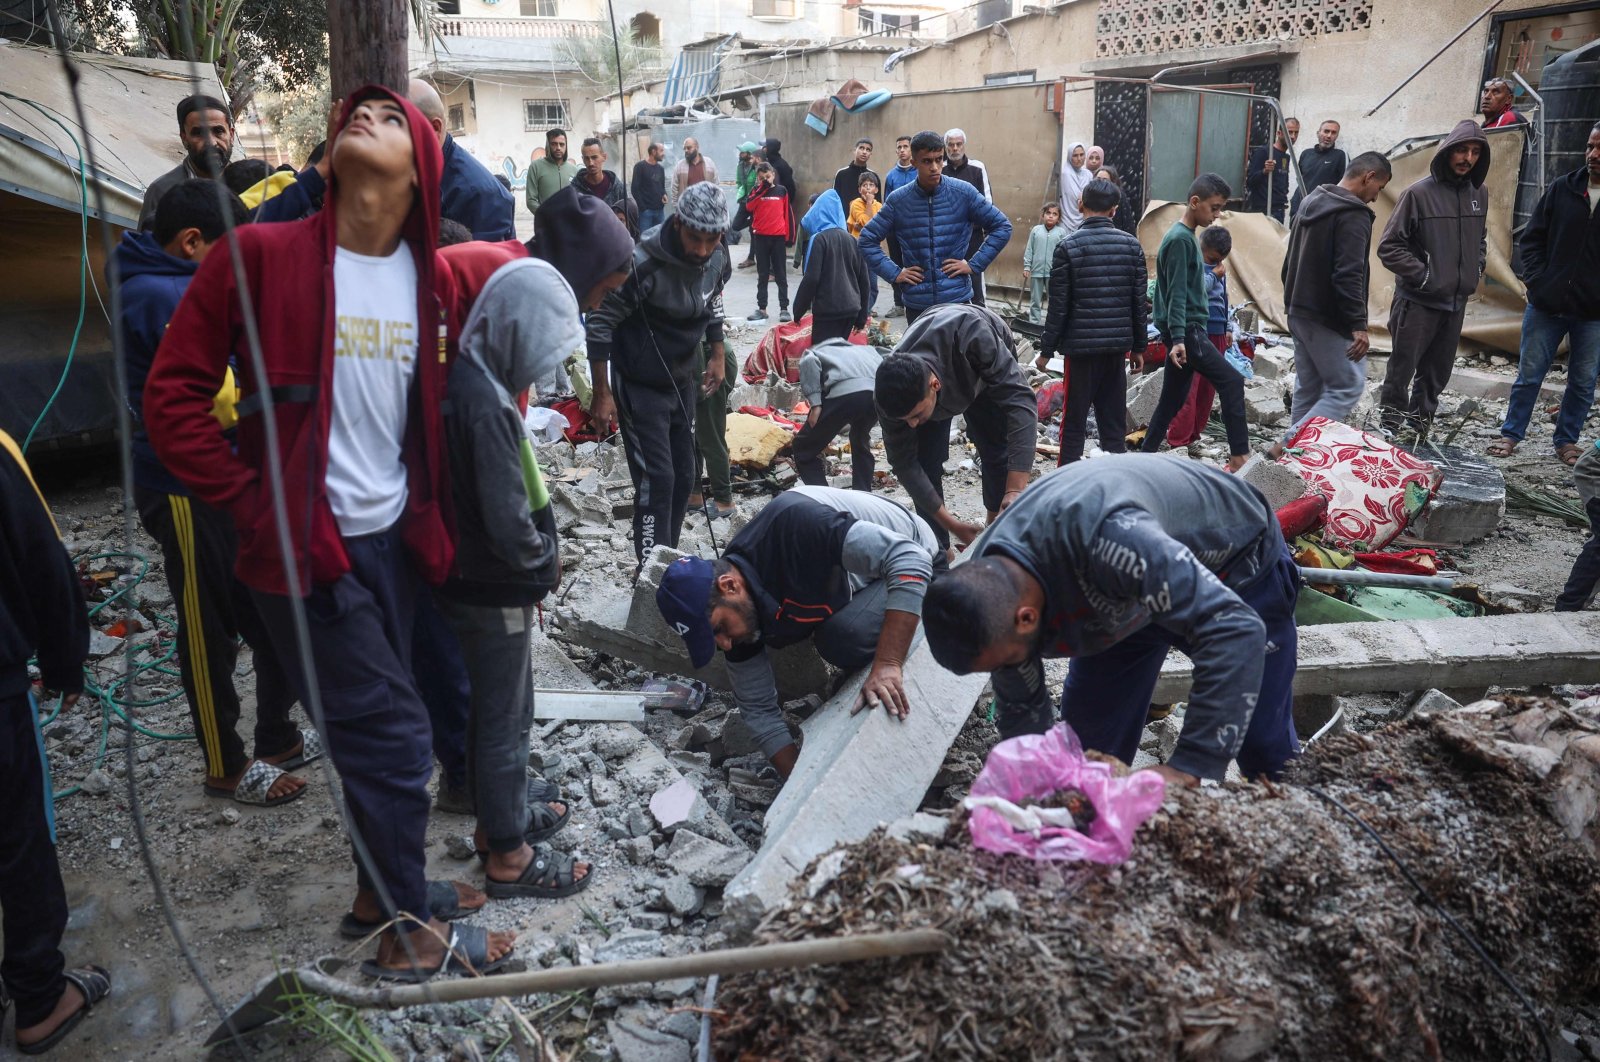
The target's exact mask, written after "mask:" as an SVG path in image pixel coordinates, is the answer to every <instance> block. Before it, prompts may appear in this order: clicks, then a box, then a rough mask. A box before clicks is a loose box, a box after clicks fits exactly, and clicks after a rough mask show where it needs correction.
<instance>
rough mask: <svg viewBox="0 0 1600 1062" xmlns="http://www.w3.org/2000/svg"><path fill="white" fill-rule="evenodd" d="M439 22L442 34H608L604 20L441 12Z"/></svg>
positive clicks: (554, 36)
mask: <svg viewBox="0 0 1600 1062" xmlns="http://www.w3.org/2000/svg"><path fill="white" fill-rule="evenodd" d="M436 25H437V28H438V33H439V36H441V37H498V38H518V37H521V38H539V39H545V40H561V39H571V38H574V37H603V36H605V35H606V29H605V27H604V25H603V24H602V23H599V22H585V21H581V20H579V19H572V18H470V17H463V16H461V15H440V16H439V18H438V22H437V23H436Z"/></svg>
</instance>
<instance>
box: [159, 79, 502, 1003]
mask: <svg viewBox="0 0 1600 1062" xmlns="http://www.w3.org/2000/svg"><path fill="white" fill-rule="evenodd" d="M329 153H330V155H331V158H332V166H333V179H332V183H331V186H330V189H329V192H328V195H327V200H326V205H325V206H324V208H323V209H322V210H321V211H320V212H318V213H317V214H315V215H313V216H311V217H309V218H306V219H304V220H302V221H297V222H288V223H284V224H280V225H252V226H248V227H246V228H243V229H239V230H237V231H236V232H234V233H233V234H232V236H231V237H230V238H231V239H232V240H233V241H235V242H236V244H237V252H238V256H239V258H240V259H241V260H242V262H243V267H244V268H243V274H244V277H243V279H244V290H240V288H239V286H238V285H237V284H236V282H235V272H234V268H233V254H232V253H230V251H229V250H227V249H224V248H221V247H219V248H218V253H217V254H214V255H210V256H208V257H207V259H206V261H205V263H204V264H202V266H201V267H200V270H199V272H197V273H196V275H195V279H194V282H193V283H192V284H191V285H190V287H189V291H188V293H187V294H186V295H185V297H184V300H183V302H182V303H181V304H180V305H179V307H178V311H177V313H176V314H175V315H174V317H173V319H172V324H171V326H170V327H169V328H168V330H167V333H166V336H165V338H164V339H163V340H162V343H161V349H160V352H159V354H158V356H157V358H156V366H155V368H154V370H153V371H152V372H151V373H150V376H149V379H148V381H147V383H146V386H145V400H144V411H145V420H146V422H147V424H148V425H149V431H150V441H151V443H152V444H153V445H154V447H155V450H156V453H157V455H158V456H159V457H160V458H161V460H162V461H163V462H164V463H165V465H166V467H167V468H168V469H169V470H171V471H172V473H173V474H174V475H176V476H177V477H178V478H179V479H180V480H182V481H183V482H184V484H185V485H186V486H187V487H188V488H189V489H190V490H192V491H193V492H194V494H195V495H196V496H197V497H199V498H201V499H203V500H204V501H205V502H207V503H208V504H210V505H213V506H216V507H218V508H221V509H224V510H226V511H227V512H228V513H229V514H230V515H231V516H232V517H233V521H234V525H235V527H236V528H237V530H238V535H239V560H238V566H237V572H238V575H239V578H240V579H241V580H242V581H243V582H244V583H245V584H246V585H247V586H249V587H250V589H251V592H252V593H253V595H254V596H255V598H256V600H257V602H258V603H259V606H260V609H261V613H262V616H263V618H264V619H265V621H266V623H267V626H268V628H269V630H270V631H271V634H272V638H273V640H274V642H275V643H276V644H277V645H278V648H279V652H280V654H281V655H282V656H283V658H284V659H285V661H286V662H287V661H294V663H293V664H291V665H290V667H289V668H288V670H289V671H290V674H291V678H292V679H293V680H294V681H295V682H296V684H297V686H298V687H299V690H300V693H301V698H302V700H304V699H306V695H307V692H308V690H309V688H310V686H311V684H312V683H314V684H315V687H316V688H317V689H319V690H320V691H321V695H322V696H321V700H322V715H323V719H322V724H323V728H324V731H323V741H324V743H325V744H326V746H327V749H328V752H329V754H330V755H331V756H332V757H333V762H334V764H335V765H336V766H337V767H338V768H339V772H340V774H341V775H342V777H343V781H344V795H345V800H346V802H347V803H348V805H349V809H350V817H351V822H352V824H353V826H354V828H355V829H356V830H357V831H358V833H359V835H360V837H361V838H362V839H363V840H364V841H365V844H366V847H367V849H368V851H369V852H370V855H371V860H372V866H373V869H374V870H375V871H376V874H377V876H378V878H379V879H381V883H382V885H383V889H382V892H381V893H380V891H379V889H378V888H377V885H378V882H376V881H373V880H370V879H369V877H368V873H367V870H366V866H365V864H364V863H363V862H362V861H361V860H360V859H358V860H357V881H358V886H359V888H358V891H357V894H356V899H355V903H354V905H353V907H352V910H351V918H350V919H347V921H350V920H353V921H355V922H358V923H362V924H366V925H369V926H371V927H372V928H373V929H377V928H378V927H379V926H381V925H382V924H383V923H384V922H386V921H388V920H389V919H391V918H397V917H399V916H400V915H402V914H408V915H411V916H413V917H411V918H405V919H402V920H401V921H400V922H399V923H398V925H397V926H396V927H393V928H390V929H387V930H385V931H384V933H383V935H382V938H381V940H380V943H379V946H378V956H377V959H376V961H374V962H369V963H366V964H364V967H363V969H364V970H365V971H366V972H367V973H369V974H370V975H373V976H384V977H394V978H399V979H403V980H422V979H425V978H427V977H428V976H431V975H432V974H433V973H435V972H438V971H439V970H441V969H448V970H452V971H454V970H459V969H463V968H466V967H468V966H470V967H471V968H473V969H476V970H478V971H480V972H481V971H484V970H488V969H493V968H495V967H497V966H499V965H501V964H502V963H503V962H504V961H505V960H506V959H507V958H508V957H509V955H510V954H511V948H512V944H513V940H514V938H513V935H512V934H509V933H488V932H486V931H485V930H483V929H480V928H476V927H462V928H459V929H452V928H451V927H448V926H446V925H444V920H447V919H449V918H452V917H455V916H458V915H461V914H464V913H465V912H466V911H467V910H469V909H472V908H476V907H481V906H482V905H483V903H484V896H483V894H482V893H481V892H479V891H478V890H476V889H473V888H471V887H470V886H467V885H464V884H459V883H454V884H452V883H447V882H440V883H431V884H430V883H429V882H428V881H427V879H426V878H425V877H424V874H423V868H424V863H425V854H424V850H423V846H424V843H425V831H426V828H427V820H428V791H427V782H428V778H429V775H430V774H431V773H432V766H433V765H432V755H431V747H430V730H429V726H428V714H427V710H426V709H425V708H424V706H423V703H422V700H421V698H420V697H419V696H418V694H417V690H416V687H415V685H414V684H413V681H412V679H411V661H410V649H411V629H412V609H413V602H414V597H415V592H416V589H417V583H416V579H417V578H418V577H419V576H420V577H422V578H425V579H427V580H428V581H429V582H430V583H433V584H435V585H437V584H438V583H440V582H442V581H443V580H444V578H445V576H446V575H447V574H448V573H449V571H450V566H451V561H452V559H453V556H454V543H453V539H452V529H451V527H450V524H449V510H448V507H447V500H448V497H449V493H450V488H449V483H448V481H447V477H446V463H445V460H444V453H443V444H442V433H441V417H440V403H441V401H442V399H443V397H444V383H445V374H446V370H447V368H448V366H447V365H446V346H445V344H446V338H447V336H446V328H445V320H446V317H445V307H448V306H450V305H451V303H452V300H453V297H454V293H453V291H452V290H450V289H451V280H450V274H449V271H448V270H446V269H444V268H442V266H441V264H440V263H439V261H438V258H437V254H436V251H435V245H436V243H437V239H438V236H437V234H438V231H439V177H440V171H441V168H442V166H443V161H442V157H441V154H440V149H439V143H438V140H437V138H436V137H435V136H434V135H433V131H432V130H431V128H430V127H429V126H428V123H427V121H426V120H425V119H424V118H423V117H422V115H421V113H420V112H418V111H417V110H416V108H415V107H413V106H412V105H411V104H410V103H408V102H407V101H406V100H405V99H404V98H403V97H401V96H398V95H396V94H395V93H393V92H390V91H389V90H387V89H384V88H379V87H374V86H368V87H367V88H364V89H361V90H359V91H357V92H355V93H352V94H351V95H350V97H349V98H348V99H347V100H346V102H345V106H344V113H343V115H342V118H341V122H340V131H339V133H338V137H337V139H336V140H334V141H333V142H332V143H331V145H330V147H329ZM246 306H249V307H250V308H251V309H250V312H249V313H247V312H246ZM251 318H253V320H254V323H255V326H256V334H257V335H258V336H259V341H260V349H261V358H262V361H263V362H264V365H265V378H264V379H263V378H261V377H260V376H259V375H258V374H257V372H256V366H255V364H254V362H255V359H254V357H253V356H252V355H251V353H250V339H249V337H248V336H247V334H246V330H245V326H246V321H247V319H251ZM234 350H237V351H238V352H239V367H240V377H239V385H240V392H241V400H240V402H239V407H238V411H239V429H238V452H237V453H235V452H234V451H233V450H232V449H230V447H229V446H228V444H227V442H226V441H225V440H224V439H223V437H222V435H221V432H220V431H219V430H218V427H217V422H216V421H215V420H214V419H212V418H211V416H210V408H211V396H212V395H213V394H215V392H216V389H217V386H218V383H219V382H220V380H221V378H222V372H223V369H224V367H225V366H226V365H227V361H228V355H229V353H230V352H232V351H234ZM269 396H270V398H271V401H272V417H273V419H274V423H275V427H276V438H275V440H269V438H268V437H267V435H266V430H265V424H264V421H265V416H266V414H265V410H264V400H265V399H266V398H267V397H269ZM269 442H270V443H275V450H276V454H275V456H276V458H277V460H278V461H279V462H280V463H281V467H282V473H283V484H282V486H283V498H284V501H285V502H286V504H285V505H284V506H283V508H282V510H281V512H282V513H283V515H284V516H285V517H286V519H287V524H288V531H289V540H290V544H291V551H290V555H289V556H285V555H284V553H283V551H282V550H281V549H280V545H279V537H278V525H277V513H278V512H279V511H280V510H278V509H277V507H276V506H275V505H274V500H273V495H274V491H273V488H272V485H271V482H270V480H269V475H270V473H269V455H268V446H269ZM291 563H293V564H294V565H295V570H296V571H297V572H298V580H297V586H298V589H299V591H300V592H301V593H303V594H305V600H304V605H305V617H306V622H307V624H308V626H309V629H310V631H309V633H310V645H311V647H312V657H313V659H312V660H311V662H310V663H311V666H310V668H306V667H305V661H303V660H301V659H300V657H299V653H298V651H297V642H296V638H295V633H294V624H293V621H292V612H291V602H290V599H289V597H288V594H289V593H290V592H291V589H294V588H295V587H294V586H293V585H292V584H291V582H290V580H289V571H290V569H289V565H290V564H291ZM308 671H309V674H308V673H307V672H308ZM380 895H384V896H385V898H387V899H388V900H390V901H391V902H392V907H386V906H385V904H384V903H383V902H382V901H381V900H380ZM424 927H431V929H432V930H433V932H428V931H419V930H423V929H424ZM402 933H404V934H405V939H404V940H402V939H401V936H400V934H402ZM446 940H448V941H449V952H450V953H449V954H448V955H447V954H446V944H445V941H446ZM413 957H414V961H415V965H413Z"/></svg>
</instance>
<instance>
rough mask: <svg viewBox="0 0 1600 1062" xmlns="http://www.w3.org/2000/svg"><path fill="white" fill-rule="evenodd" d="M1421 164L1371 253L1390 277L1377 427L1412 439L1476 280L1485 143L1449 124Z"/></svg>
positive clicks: (1485, 219) (1482, 232) (1483, 224)
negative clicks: (1424, 172)
mask: <svg viewBox="0 0 1600 1062" xmlns="http://www.w3.org/2000/svg"><path fill="white" fill-rule="evenodd" d="M1429 169H1430V172H1429V174H1428V176H1426V177H1424V178H1422V180H1420V181H1418V182H1416V183H1415V184H1413V185H1412V186H1411V187H1410V188H1407V189H1406V190H1405V191H1404V192H1402V193H1400V199H1399V201H1398V202H1396V203H1395V205H1394V213H1393V214H1391V215H1389V224H1387V225H1385V226H1384V229H1383V237H1382V238H1381V239H1380V240H1379V241H1378V258H1379V260H1380V261H1382V262H1383V264H1384V265H1385V266H1386V267H1388V269H1389V272H1391V273H1393V274H1394V275H1395V292H1394V301H1393V302H1392V303H1391V304H1390V306H1389V335H1390V337H1391V338H1392V340H1393V342H1394V352H1393V353H1391V354H1390V355H1389V369H1388V372H1387V373H1386V374H1385V375H1384V378H1383V390H1382V391H1380V392H1379V394H1378V404H1379V406H1380V408H1381V410H1382V417H1383V428H1384V430H1385V431H1388V432H1390V433H1394V432H1397V431H1399V430H1400V429H1401V428H1402V427H1410V428H1411V429H1412V430H1413V431H1415V432H1417V433H1418V435H1419V436H1425V435H1426V434H1427V431H1428V427H1429V426H1430V425H1431V424H1432V423H1433V415H1434V413H1435V412H1437V411H1438V409H1439V395H1440V394H1441V393H1443V391H1444V389H1445V385H1446V384H1448V383H1449V382H1450V372H1451V370H1452V369H1454V368H1455V364H1456V344H1457V343H1459V342H1460V341H1461V324H1462V321H1463V319H1464V318H1465V317H1466V314H1467V300H1468V299H1469V298H1471V297H1472V293H1473V292H1475V291H1477V290H1478V282H1479V281H1481V280H1482V279H1483V266H1484V261H1485V255H1486V254H1487V253H1488V247H1489V243H1488V235H1489V193H1488V192H1487V191H1486V190H1485V189H1484V187H1483V179H1484V177H1485V176H1487V175H1488V173H1489V141H1488V140H1487V139H1485V137H1484V135H1483V130H1482V129H1480V128H1478V123H1477V122H1474V121H1472V120H1470V119H1468V120H1467V121H1464V122H1459V123H1457V125H1456V127H1455V129H1454V130H1453V131H1452V132H1451V133H1450V135H1449V136H1448V137H1446V138H1445V141H1444V143H1442V144H1440V145H1439V150H1438V152H1436V153H1435V154H1434V156H1433V163H1432V165H1431V166H1430V167H1429ZM1413 379H1415V383H1413ZM1407 391H1410V396H1409V398H1408V397H1407V394H1406V392H1407Z"/></svg>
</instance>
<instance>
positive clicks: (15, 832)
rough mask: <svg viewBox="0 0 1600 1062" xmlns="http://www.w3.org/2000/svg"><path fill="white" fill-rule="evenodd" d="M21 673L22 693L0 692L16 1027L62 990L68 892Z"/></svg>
mask: <svg viewBox="0 0 1600 1062" xmlns="http://www.w3.org/2000/svg"><path fill="white" fill-rule="evenodd" d="M19 670H20V665H19ZM21 679H22V684H23V691H24V692H22V693H17V694H12V695H10V696H5V697H0V808H4V809H5V810H4V813H0V915H3V917H4V930H5V944H4V945H3V946H0V982H3V986H4V990H5V993H6V994H9V995H10V997H11V998H12V999H14V1000H16V1003H17V1025H18V1026H19V1027H21V1028H24V1029H25V1028H27V1027H29V1026H30V1025H37V1024H39V1023H40V1022H42V1021H44V1020H45V1019H46V1018H48V1017H49V1016H50V1012H51V1011H53V1010H55V1008H56V1004H57V1003H59V1002H60V1001H61V993H62V992H64V991H66V988H67V982H66V979H65V978H63V977H62V976H61V971H62V970H63V969H65V968H66V960H65V959H64V958H63V957H62V955H61V935H62V933H64V932H65V931H66V928H67V894H66V889H65V887H64V886H63V885H62V883H61V868H60V866H59V865H58V864H57V863H56V846H55V842H54V841H52V840H51V838H50V822H49V819H48V818H47V817H46V812H45V803H44V802H45V799H46V797H45V792H44V764H43V761H42V760H41V759H40V756H39V739H38V737H37V731H36V730H35V729H34V722H33V706H32V705H31V704H30V703H29V701H28V694H27V692H26V690H27V686H26V682H27V676H26V675H25V674H24V675H22V676H21ZM83 710H84V709H83V708H82V707H80V708H79V709H78V711H80V712H81V711H83ZM3 1020H4V1012H3V1011H0V1021H3Z"/></svg>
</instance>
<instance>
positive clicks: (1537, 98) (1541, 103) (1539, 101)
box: [1511, 70, 1544, 195]
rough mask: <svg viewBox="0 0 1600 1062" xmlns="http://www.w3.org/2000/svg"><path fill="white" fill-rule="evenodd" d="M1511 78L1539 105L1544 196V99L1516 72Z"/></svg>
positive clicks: (1541, 183)
mask: <svg viewBox="0 0 1600 1062" xmlns="http://www.w3.org/2000/svg"><path fill="white" fill-rule="evenodd" d="M1511 76H1512V77H1514V78H1516V79H1517V84H1519V85H1521V86H1522V89H1523V91H1524V92H1526V93H1527V94H1528V95H1530V96H1532V97H1533V102H1535V103H1537V104H1538V105H1539V124H1538V126H1537V127H1536V128H1537V129H1538V134H1537V135H1538V137H1539V194H1540V195H1544V97H1543V96H1541V95H1539V93H1538V92H1537V91H1535V89H1534V87H1533V86H1532V85H1530V84H1528V83H1527V81H1525V80H1523V77H1522V75H1521V74H1519V73H1517V72H1516V71H1515V70H1513V71H1511Z"/></svg>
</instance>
